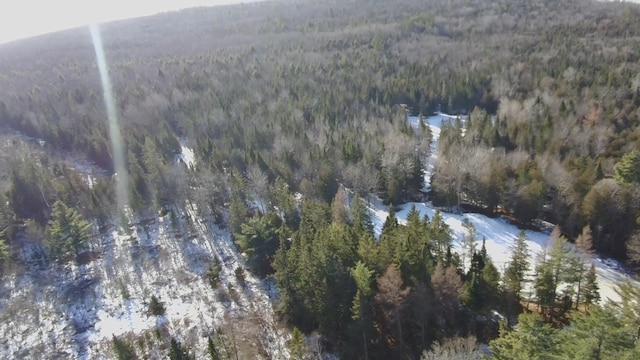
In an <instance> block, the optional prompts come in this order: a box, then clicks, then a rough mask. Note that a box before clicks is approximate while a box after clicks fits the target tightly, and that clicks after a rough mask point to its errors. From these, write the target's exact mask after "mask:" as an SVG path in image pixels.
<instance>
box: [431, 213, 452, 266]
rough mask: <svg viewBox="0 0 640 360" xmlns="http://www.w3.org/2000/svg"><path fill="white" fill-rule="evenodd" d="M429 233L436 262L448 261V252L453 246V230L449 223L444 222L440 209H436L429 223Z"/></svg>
mask: <svg viewBox="0 0 640 360" xmlns="http://www.w3.org/2000/svg"><path fill="white" fill-rule="evenodd" d="M428 230H429V235H430V238H431V241H432V242H433V244H434V245H433V246H432V248H433V250H434V256H435V260H436V262H443V263H445V262H446V258H447V253H448V252H449V251H450V248H451V241H452V238H453V232H452V231H451V228H450V227H449V225H447V223H445V222H444V219H443V218H442V214H441V213H440V210H436V213H435V214H434V215H433V219H431V223H430V224H429V229H428Z"/></svg>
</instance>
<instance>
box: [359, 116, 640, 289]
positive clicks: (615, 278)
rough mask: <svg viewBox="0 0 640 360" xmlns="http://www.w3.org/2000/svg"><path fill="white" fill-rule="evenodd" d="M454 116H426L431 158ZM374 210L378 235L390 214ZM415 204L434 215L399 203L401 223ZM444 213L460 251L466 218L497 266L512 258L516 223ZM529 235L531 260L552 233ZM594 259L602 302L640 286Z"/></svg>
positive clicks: (375, 204)
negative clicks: (627, 285)
mask: <svg viewBox="0 0 640 360" xmlns="http://www.w3.org/2000/svg"><path fill="white" fill-rule="evenodd" d="M452 118H455V117H453V116H450V115H446V114H442V113H438V114H437V115H435V116H431V117H428V118H425V119H424V121H425V122H426V123H428V124H429V126H430V127H431V131H432V134H433V143H432V152H431V153H432V157H435V156H437V150H436V149H437V141H438V137H439V135H440V126H441V123H442V121H443V119H444V120H450V119H452ZM408 120H409V122H410V123H411V124H412V125H413V126H416V127H417V124H418V122H419V119H418V118H417V117H409V118H408ZM433 164H434V158H432V159H430V160H429V162H428V163H427V168H426V172H427V175H425V180H426V183H427V188H430V186H429V185H428V182H429V181H430V178H431V174H432V173H433ZM370 204H371V208H370V210H371V212H372V215H373V222H374V225H375V233H376V235H379V234H380V232H381V230H382V224H383V223H384V221H385V219H386V218H387V215H388V213H389V212H388V208H387V207H386V206H385V205H383V204H382V202H381V201H379V200H377V199H373V200H372V201H371V203H370ZM413 205H415V207H416V210H418V211H419V212H420V214H421V216H424V215H428V216H429V218H430V219H432V218H433V215H434V214H435V211H436V210H435V208H434V207H433V206H432V205H431V204H430V203H406V204H403V205H401V206H400V209H399V210H398V211H397V212H396V216H397V217H398V220H399V221H401V222H404V221H406V218H407V213H408V212H409V210H411V207H412V206H413ZM441 215H442V217H443V219H444V221H445V222H446V223H447V224H448V225H449V226H450V227H451V230H452V231H453V233H454V245H455V246H456V248H457V249H458V250H460V241H461V239H462V236H463V234H464V233H465V232H466V230H465V228H464V227H463V226H462V224H463V220H465V219H466V220H469V221H470V222H471V223H472V224H473V225H474V226H475V228H476V231H477V235H476V240H477V243H478V244H477V247H478V248H480V246H481V244H482V239H483V238H484V239H486V248H487V253H488V254H489V255H490V256H491V260H492V261H493V262H494V264H495V265H496V267H497V268H498V269H500V270H503V269H504V267H505V265H506V263H507V262H508V261H509V257H510V249H509V248H510V246H511V245H512V244H514V242H515V239H516V238H517V236H518V234H519V233H520V229H518V228H517V227H516V226H515V225H513V224H510V223H509V222H508V221H507V220H505V219H503V218H490V217H487V216H484V215H480V214H474V213H466V214H452V213H447V212H444V211H441ZM526 235H527V238H528V239H529V241H528V243H527V245H528V247H529V250H530V252H531V254H532V261H535V260H536V259H537V257H538V256H537V254H539V253H540V251H541V250H542V249H543V248H544V247H546V246H548V245H549V244H548V242H549V234H546V233H542V232H537V231H529V230H528V231H526ZM591 261H592V262H593V263H594V264H595V265H596V270H597V274H598V284H599V286H600V296H601V298H602V300H603V301H607V300H610V301H619V299H620V297H619V296H618V294H617V293H616V292H615V288H616V285H618V284H620V283H623V282H624V281H627V280H630V281H631V282H632V283H634V284H635V285H638V286H640V283H639V282H637V281H636V280H634V279H631V278H630V277H629V276H628V275H627V274H625V273H624V272H623V271H622V268H621V267H620V266H619V265H618V264H617V263H616V262H615V261H614V260H611V259H600V258H593V259H591Z"/></svg>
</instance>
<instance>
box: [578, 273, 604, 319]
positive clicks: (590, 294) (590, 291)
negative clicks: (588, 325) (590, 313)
mask: <svg viewBox="0 0 640 360" xmlns="http://www.w3.org/2000/svg"><path fill="white" fill-rule="evenodd" d="M580 291H581V292H582V295H581V298H582V303H583V304H584V306H585V308H586V309H587V310H589V308H590V307H591V305H593V304H596V303H598V302H599V301H600V291H599V287H598V278H597V275H596V267H595V265H593V264H591V267H590V268H589V270H588V271H587V273H586V275H585V278H584V285H583V286H582V288H581V289H580Z"/></svg>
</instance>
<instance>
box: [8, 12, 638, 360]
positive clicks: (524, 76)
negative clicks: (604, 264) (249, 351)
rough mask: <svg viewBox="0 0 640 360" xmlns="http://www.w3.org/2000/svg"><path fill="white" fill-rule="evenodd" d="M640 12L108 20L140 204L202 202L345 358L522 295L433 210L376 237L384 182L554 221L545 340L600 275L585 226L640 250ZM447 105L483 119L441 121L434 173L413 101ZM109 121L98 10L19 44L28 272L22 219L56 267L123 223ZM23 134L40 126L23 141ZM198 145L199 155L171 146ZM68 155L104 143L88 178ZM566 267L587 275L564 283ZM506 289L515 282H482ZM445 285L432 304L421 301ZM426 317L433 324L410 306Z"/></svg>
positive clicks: (14, 49)
mask: <svg viewBox="0 0 640 360" xmlns="http://www.w3.org/2000/svg"><path fill="white" fill-rule="evenodd" d="M639 18H640V7H639V6H638V5H635V4H626V3H603V2H597V1H586V0H567V1H562V2H557V1H550V0H549V1H544V0H538V1H524V0H523V1H507V0H504V1H503V0H498V1H480V2H470V1H466V0H451V1H435V0H434V1H431V0H428V1H418V0H398V1H381V0H353V1H331V0H323V1H313V2H311V1H274V2H270V1H268V2H259V3H254V4H250V5H233V6H221V7H216V8H200V9H189V10H183V11H180V12H174V13H166V14H160V15H157V16H153V17H146V18H141V19H132V20H124V21H119V22H115V23H109V24H105V25H102V26H101V32H102V36H103V43H104V45H105V53H106V57H107V62H108V69H109V75H110V77H111V82H112V84H113V89H114V91H115V98H116V104H117V113H118V115H119V122H120V125H121V134H122V137H123V142H124V144H123V146H124V148H125V151H126V152H125V158H126V168H127V173H128V174H127V175H128V179H129V189H128V192H129V205H130V208H131V211H132V213H133V214H137V216H142V217H145V216H151V217H153V216H157V214H167V213H169V214H171V216H172V217H174V218H177V217H178V215H179V210H178V209H183V208H185V207H186V206H187V204H195V205H196V206H197V209H198V211H199V213H200V215H202V216H205V217H209V218H211V219H212V222H214V223H216V224H217V225H219V226H221V227H225V228H227V229H228V230H229V231H230V232H231V233H232V234H233V238H234V240H235V242H236V244H237V245H238V246H239V248H240V249H242V250H243V251H244V252H245V254H246V255H247V257H248V260H249V264H250V268H251V270H252V272H253V273H255V274H257V275H259V276H273V277H274V278H275V279H276V281H277V285H278V287H279V289H280V290H281V293H282V299H281V301H280V303H279V304H278V306H279V312H280V314H281V315H282V318H283V320H286V321H287V322H288V323H289V324H291V325H294V326H296V329H298V328H299V329H301V330H302V331H304V332H306V333H310V332H312V331H314V330H319V331H320V332H321V333H323V334H325V335H326V336H327V338H328V342H329V343H330V348H331V349H332V350H335V351H336V352H337V353H339V354H342V355H346V357H349V356H355V355H354V354H358V356H361V355H363V351H364V353H367V351H368V350H371V351H373V350H374V349H375V350H376V351H377V353H378V354H381V355H380V356H383V355H384V354H387V355H389V356H392V355H393V356H405V355H406V356H407V357H409V358H412V357H415V356H418V355H419V354H420V353H421V352H422V350H424V349H427V348H429V347H430V346H431V344H433V343H434V341H440V340H443V339H446V338H449V337H452V336H453V335H458V334H460V335H474V336H476V337H478V338H481V340H488V339H490V338H492V337H495V336H496V335H497V328H491V329H489V330H487V331H486V332H482V331H480V330H478V329H474V330H473V331H471V330H469V329H470V327H471V325H470V323H465V322H464V317H463V316H462V314H463V313H465V312H466V311H470V312H472V313H474V314H478V313H482V312H486V311H489V310H490V309H492V308H498V307H499V308H500V309H502V310H504V311H505V313H507V314H508V315H511V316H512V317H514V316H516V315H517V314H518V313H519V312H520V311H521V310H522V309H521V308H520V306H521V303H520V300H522V298H521V291H522V289H523V288H524V285H522V284H521V282H523V281H524V275H523V271H524V270H518V269H516V268H517V267H522V264H518V263H517V262H516V261H515V260H514V263H513V266H514V267H515V268H514V269H512V271H513V273H511V274H510V275H508V274H502V275H501V274H499V271H498V269H495V267H493V268H492V266H493V265H492V264H491V261H490V259H489V258H487V256H486V253H484V254H483V252H482V251H481V250H477V249H474V251H470V252H469V254H467V255H468V259H469V260H470V264H471V265H470V266H469V267H468V268H465V262H464V261H461V260H460V259H459V258H458V259H457V258H456V254H452V253H451V244H450V243H451V241H452V239H451V234H450V232H448V230H447V229H446V228H445V226H444V225H443V224H442V223H441V221H440V220H438V219H436V218H434V219H420V217H419V216H418V215H414V217H413V218H412V219H411V220H410V221H408V223H407V225H400V224H397V222H395V221H394V218H393V216H391V215H390V218H389V220H388V223H386V224H385V226H384V228H383V233H382V235H381V236H380V238H379V239H378V241H376V239H375V238H374V237H373V233H372V231H371V228H370V223H369V221H370V220H368V219H367V214H366V211H365V210H363V208H366V206H365V205H364V202H366V199H367V198H368V197H379V198H380V199H382V200H383V201H384V203H385V204H392V205H393V204H396V205H397V204H401V203H404V202H406V201H409V200H414V199H426V198H428V199H429V200H430V201H432V202H433V204H434V205H436V206H439V207H441V208H442V209H443V210H452V209H457V210H465V209H466V210H473V211H477V212H482V213H484V214H487V215H489V216H505V217H506V218H508V219H509V220H510V221H512V222H514V223H517V224H519V225H520V226H522V227H527V228H532V227H536V226H538V224H539V223H540V222H541V221H547V222H550V223H552V224H557V225H558V230H557V232H556V233H554V235H553V236H552V237H553V238H554V239H555V240H556V243H557V244H558V245H554V249H555V250H554V252H550V253H549V254H548V262H546V261H543V264H542V265H547V267H541V268H539V269H537V270H539V271H536V274H537V276H538V277H537V279H536V280H534V281H533V282H534V284H535V286H536V287H537V289H538V290H540V291H541V292H540V293H539V294H538V295H536V296H537V299H536V302H537V304H538V305H539V306H540V308H539V309H540V313H541V318H539V319H538V318H533V317H529V318H525V319H524V320H525V321H527V324H529V325H528V326H529V328H531V329H537V330H540V331H541V332H544V334H547V335H548V334H549V333H550V332H552V331H556V330H551V328H547V327H546V326H547V325H544V324H543V322H542V320H544V321H546V322H548V323H550V324H552V325H553V326H559V324H561V323H564V322H567V321H569V319H572V317H571V315H570V313H571V311H572V310H578V309H581V310H585V311H586V309H588V308H589V307H590V306H591V305H593V303H595V302H596V301H597V299H596V296H595V292H589V291H587V290H585V288H584V287H583V285H585V284H592V282H593V278H592V277H593V273H592V272H593V270H592V269H589V268H588V267H585V263H584V262H580V261H578V260H576V259H578V258H575V259H574V255H575V254H573V253H572V251H570V249H569V248H570V247H568V245H567V241H568V242H573V243H575V244H576V245H577V246H578V247H580V248H582V249H583V250H585V251H595V252H597V253H598V254H601V255H605V256H611V257H614V258H616V259H618V260H620V261H622V262H624V263H625V264H627V265H628V266H629V267H631V268H633V269H636V270H637V269H638V267H640V152H639V151H640V127H639V125H640V110H639V109H640V61H639V60H640V46H638V43H639V41H640V23H639V22H638V21H637V20H638V19H639ZM437 111H442V112H446V113H449V114H465V115H466V116H465V118H464V121H462V120H461V118H458V119H456V120H455V121H451V122H445V123H443V124H442V128H441V131H440V136H439V139H438V149H437V157H436V161H435V164H434V170H433V176H432V178H431V179H430V184H431V190H430V192H426V191H424V167H425V165H426V161H427V159H428V158H429V157H430V156H432V155H434V154H431V143H432V141H433V135H432V134H431V130H430V128H429V127H428V126H421V127H419V128H418V129H414V128H412V127H411V126H410V125H409V124H408V122H407V115H416V116H422V117H427V116H429V115H431V114H433V113H434V112H437ZM106 119H107V115H106V113H105V109H104V104H103V97H102V88H101V85H100V77H99V74H98V71H97V65H96V63H95V53H94V50H93V44H92V43H91V37H90V36H89V33H88V30H87V29H75V30H69V31H65V32H61V33H57V34H50V35H45V36H40V37H37V38H33V39H28V40H24V41H19V42H14V43H10V44H5V45H2V46H0V129H1V130H2V131H3V133H4V135H3V136H7V139H9V140H8V142H7V143H6V144H8V145H5V146H4V147H3V152H4V154H3V155H2V156H1V157H0V169H2V170H1V173H0V190H1V192H0V266H1V267H2V268H3V269H4V270H5V271H6V272H20V271H23V270H24V269H22V268H21V266H20V260H19V255H17V254H19V251H18V250H19V249H20V248H21V246H22V244H23V241H24V239H25V237H26V238H29V239H31V240H34V239H35V240H36V241H40V243H41V245H42V248H43V249H44V250H43V251H44V253H45V255H46V256H45V257H46V258H47V261H49V262H51V263H56V262H58V263H64V262H66V261H80V260H79V259H81V258H82V259H84V260H82V261H90V258H91V256H87V255H86V254H87V251H88V250H87V246H86V243H87V241H88V240H87V236H88V235H87V234H88V232H89V228H90V227H91V226H92V225H94V226H96V227H104V226H106V225H108V224H112V223H121V222H126V221H127V220H126V216H127V215H126V214H123V211H122V209H119V208H118V204H116V203H115V184H114V181H115V180H114V177H113V176H111V175H113V173H114V165H113V158H112V156H113V152H112V149H111V145H110V140H109V137H108V123H107V121H106ZM12 131H13V132H18V133H19V134H21V135H22V136H27V137H30V138H34V139H37V140H40V141H41V143H42V145H41V146H40V145H39V146H33V147H27V148H24V147H20V146H12V145H11V144H12V143H11V141H12V140H11V134H15V133H12ZM13 144H17V143H16V142H14V143H13ZM183 146H188V147H190V148H192V149H193V151H194V153H195V156H196V160H195V166H194V167H192V168H190V169H188V168H186V167H184V166H182V165H180V164H176V161H175V158H176V155H177V154H179V153H180V152H181V151H182V150H181V147H183ZM60 154H66V155H69V154H71V155H72V156H73V157H74V158H76V157H80V158H85V159H87V160H90V161H91V164H92V166H93V170H92V174H93V175H92V176H93V178H92V179H91V181H86V178H85V177H84V176H83V173H82V171H79V166H77V164H76V163H73V162H71V163H70V162H69V161H65V160H64V159H63V157H64V156H61V155H60ZM66 155H65V156H66ZM345 189H349V190H350V191H352V192H353V193H355V194H358V196H356V197H355V199H356V200H353V201H354V202H355V204H353V203H351V200H352V199H349V200H347V199H346V197H347V193H348V192H346V191H345ZM300 197H301V198H302V199H304V201H302V203H300V200H299V199H300ZM363 199H364V200H363ZM347 202H348V203H350V205H351V206H350V207H349V208H348V209H343V208H341V207H340V204H343V203H347ZM360 202H362V203H360ZM391 209H393V206H391ZM65 226H68V229H67V231H66V232H65ZM469 232H470V233H471V232H472V229H469ZM61 234H62V235H61ZM403 239H404V240H403ZM407 239H409V240H407ZM410 239H416V242H415V243H412V241H411V240H410ZM403 241H404V242H403ZM407 244H413V245H411V246H414V245H415V248H412V247H411V246H410V245H407ZM555 246H557V248H555ZM476 250H477V251H476ZM522 251H524V250H522ZM312 254H314V255H313V256H312ZM514 256H515V253H514ZM87 258H89V260H87ZM567 259H573V260H575V262H572V263H573V264H578V263H579V264H580V265H579V270H577V273H579V274H578V275H576V276H575V277H573V278H571V279H569V278H561V277H559V276H558V272H560V271H561V270H562V267H561V266H560V265H559V264H560V263H562V262H563V261H564V260H567ZM471 260H473V262H471ZM573 260H572V261H573ZM542 265H541V266H542ZM527 266H528V265H527ZM527 266H524V267H525V268H526V267H527ZM576 266H578V265H576ZM500 270H502V269H500ZM287 274H289V275H290V274H295V276H293V275H291V276H288V275H287ZM501 276H503V277H504V276H510V277H507V278H501ZM544 276H547V277H544ZM299 279H305V280H307V281H311V282H313V281H315V284H316V286H314V287H313V289H314V290H313V291H312V290H310V289H308V288H306V287H305V286H303V285H304V284H301V283H299V282H298V281H299ZM545 281H547V282H545ZM563 282H564V283H565V284H569V285H568V286H569V288H571V289H573V288H575V291H574V292H572V293H570V294H561V292H560V290H559V288H558V285H559V284H561V283H563ZM331 285H334V287H332V286H331ZM591 290H594V289H591ZM332 291H338V292H337V293H332ZM594 291H595V290H594ZM501 292H505V294H509V296H508V300H504V299H492V298H487V296H485V295H487V294H495V293H501ZM626 293H627V295H628V297H631V296H632V295H629V294H632V293H633V290H632V289H627V290H626ZM432 297H433V298H438V299H439V300H438V301H437V302H436V304H435V305H433V307H432V311H431V312H428V313H416V312H419V311H420V307H419V306H414V305H415V304H416V301H419V302H420V304H423V303H424V301H423V300H424V299H426V298H432ZM505 298H506V297H505ZM480 299H484V300H482V301H481V300H480ZM502 300H504V301H502ZM563 301H565V302H563ZM567 301H568V302H567ZM458 304H462V305H463V307H461V308H459V307H458ZM438 306H440V307H442V308H438ZM594 311H595V312H596V313H597V314H598V316H601V317H602V318H606V317H607V316H608V317H613V318H615V317H616V316H617V315H616V314H614V313H613V310H611V309H608V308H603V309H600V308H598V310H594ZM610 311H611V312H610ZM412 312H413V313H412ZM410 313H411V314H413V318H414V319H419V320H416V321H415V322H411V323H410V324H408V323H409V318H411V316H409V315H408V314H410ZM438 313H441V314H445V315H443V316H442V317H438V316H437V315H436V314H438ZM580 316H581V315H576V319H577V320H576V321H577V323H578V324H582V325H584V326H585V327H587V326H588V324H587V320H585V319H582V318H580ZM616 319H617V320H616V321H618V320H619V323H620V324H621V325H620V327H621V328H622V327H623V325H624V324H625V321H627V320H628V318H616ZM580 321H583V323H580ZM629 321H631V320H629ZM343 324H348V325H345V326H343ZM474 324H475V323H474ZM374 325H376V326H374ZM378 325H379V326H378ZM474 326H475V325H474ZM612 326H613V325H612ZM461 329H464V331H463V330H461ZM403 330H404V331H403ZM617 330H618V329H617V328H616V331H617ZM505 331H506V330H505ZM558 331H561V330H558ZM585 331H586V330H585ZM621 331H622V330H621ZM510 334H511V333H510ZM537 334H539V333H537ZM547 335H545V336H547ZM513 336H515V335H513ZM629 339H630V340H629V341H630V342H629V343H630V344H632V345H629V346H628V347H627V348H625V349H632V348H633V343H634V340H633V339H632V338H629ZM498 344H499V343H498ZM458 345H460V344H458ZM556 345H558V344H554V345H553V346H556ZM363 349H364V350H363ZM500 351H507V350H505V349H502V350H500V349H498V348H495V353H496V354H499V353H500ZM545 351H550V352H555V353H557V352H563V351H569V350H567V349H566V348H562V347H560V346H559V345H558V346H557V347H552V346H551V345H549V346H548V347H547V348H545ZM616 351H618V350H616ZM620 351H622V350H620ZM372 353H373V352H372ZM367 356H368V355H367ZM507 358H508V356H507Z"/></svg>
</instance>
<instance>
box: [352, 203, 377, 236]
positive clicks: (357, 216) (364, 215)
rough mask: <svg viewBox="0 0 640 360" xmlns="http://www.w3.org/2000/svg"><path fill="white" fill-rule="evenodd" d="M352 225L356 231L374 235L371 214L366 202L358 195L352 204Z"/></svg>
mask: <svg viewBox="0 0 640 360" xmlns="http://www.w3.org/2000/svg"><path fill="white" fill-rule="evenodd" d="M351 223H352V224H353V226H354V227H355V228H356V231H365V232H367V233H369V234H371V235H373V234H374V233H373V223H372V222H371V213H370V212H369V209H368V208H367V206H366V204H365V202H364V200H363V199H362V198H361V197H360V196H359V195H358V194H356V195H355V196H354V198H353V200H352V202H351Z"/></svg>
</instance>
